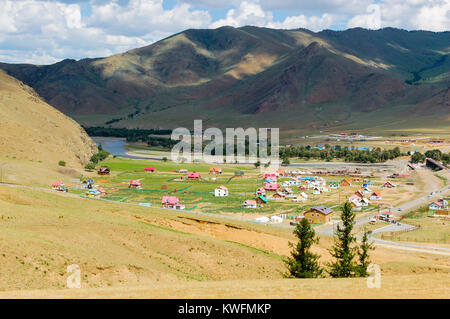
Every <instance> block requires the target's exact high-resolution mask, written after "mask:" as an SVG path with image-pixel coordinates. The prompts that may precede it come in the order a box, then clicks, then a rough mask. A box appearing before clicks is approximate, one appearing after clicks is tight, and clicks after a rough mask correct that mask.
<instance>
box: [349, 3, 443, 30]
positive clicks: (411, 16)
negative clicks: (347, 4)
mask: <svg viewBox="0 0 450 319" xmlns="http://www.w3.org/2000/svg"><path fill="white" fill-rule="evenodd" d="M347 26H348V27H350V28H353V27H363V28H370V29H378V28H383V27H398V28H404V29H409V30H413V29H420V30H429V31H448V30H449V29H450V1H448V0H385V1H383V2H381V3H377V4H370V5H368V6H367V9H366V13H363V14H359V15H356V16H354V17H352V18H351V19H350V20H349V22H348V23H347Z"/></svg>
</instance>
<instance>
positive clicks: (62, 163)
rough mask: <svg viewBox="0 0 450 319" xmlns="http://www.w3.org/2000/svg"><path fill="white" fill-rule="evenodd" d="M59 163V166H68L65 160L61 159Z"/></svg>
mask: <svg viewBox="0 0 450 319" xmlns="http://www.w3.org/2000/svg"><path fill="white" fill-rule="evenodd" d="M58 165H59V166H66V162H64V161H59V162H58Z"/></svg>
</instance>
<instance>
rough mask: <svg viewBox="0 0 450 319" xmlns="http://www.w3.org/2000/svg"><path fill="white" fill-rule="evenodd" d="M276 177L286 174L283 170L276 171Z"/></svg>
mask: <svg viewBox="0 0 450 319" xmlns="http://www.w3.org/2000/svg"><path fill="white" fill-rule="evenodd" d="M277 173H278V176H286V172H285V170H284V169H279V170H277Z"/></svg>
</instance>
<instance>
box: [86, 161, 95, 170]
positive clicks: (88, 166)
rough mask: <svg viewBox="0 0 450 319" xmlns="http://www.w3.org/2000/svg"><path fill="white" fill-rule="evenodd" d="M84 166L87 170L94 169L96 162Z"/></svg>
mask: <svg viewBox="0 0 450 319" xmlns="http://www.w3.org/2000/svg"><path fill="white" fill-rule="evenodd" d="M84 168H85V169H87V170H93V169H95V164H94V163H89V164H87V165H86V166H85V167H84Z"/></svg>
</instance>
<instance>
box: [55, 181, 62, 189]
mask: <svg viewBox="0 0 450 319" xmlns="http://www.w3.org/2000/svg"><path fill="white" fill-rule="evenodd" d="M60 186H64V183H63V182H61V181H58V182H54V183H53V184H52V187H53V188H57V187H60Z"/></svg>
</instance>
